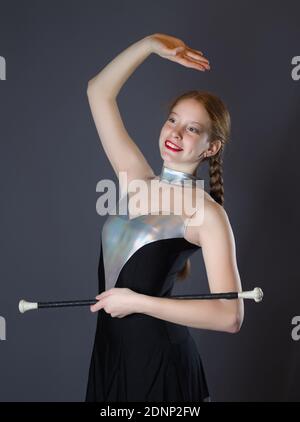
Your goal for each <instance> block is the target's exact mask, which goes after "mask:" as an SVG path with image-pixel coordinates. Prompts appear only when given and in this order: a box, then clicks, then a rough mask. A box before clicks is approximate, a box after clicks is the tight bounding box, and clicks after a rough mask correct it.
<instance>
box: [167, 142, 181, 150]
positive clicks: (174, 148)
mask: <svg viewBox="0 0 300 422" xmlns="http://www.w3.org/2000/svg"><path fill="white" fill-rule="evenodd" d="M167 142H169V143H168V144H167ZM170 144H173V145H174V147H173V148H172V146H171V145H170ZM165 146H166V148H168V149H171V150H172V151H177V152H179V151H182V148H180V147H179V146H178V145H176V144H175V143H174V142H172V141H170V140H169V139H166V141H165Z"/></svg>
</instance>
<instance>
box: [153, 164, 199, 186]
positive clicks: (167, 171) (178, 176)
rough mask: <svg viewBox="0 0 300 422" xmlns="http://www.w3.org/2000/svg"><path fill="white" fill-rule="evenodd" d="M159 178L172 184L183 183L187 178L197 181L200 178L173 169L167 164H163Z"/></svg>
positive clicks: (193, 181)
mask: <svg viewBox="0 0 300 422" xmlns="http://www.w3.org/2000/svg"><path fill="white" fill-rule="evenodd" d="M159 180H160V181H166V182H169V183H172V184H179V185H183V184H184V182H185V181H186V180H189V181H190V182H192V183H195V182H196V180H198V178H197V176H193V175H192V174H191V173H186V172H184V171H181V170H175V169H171V168H170V167H166V166H165V165H163V166H162V170H161V173H160V176H159Z"/></svg>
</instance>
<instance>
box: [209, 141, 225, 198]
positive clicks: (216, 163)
mask: <svg viewBox="0 0 300 422" xmlns="http://www.w3.org/2000/svg"><path fill="white" fill-rule="evenodd" d="M222 149H223V148H222V147H221V148H220V150H219V152H218V153H217V154H215V155H213V156H212V157H210V158H209V177H210V195H211V197H212V198H213V199H214V200H215V201H216V202H218V203H219V204H220V205H222V206H223V205H224V182H223V177H222V175H223V168H222V164H223V159H222Z"/></svg>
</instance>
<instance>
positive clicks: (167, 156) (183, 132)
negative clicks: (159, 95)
mask: <svg viewBox="0 0 300 422" xmlns="http://www.w3.org/2000/svg"><path fill="white" fill-rule="evenodd" d="M209 131H210V118H209V115H208V113H207V111H206V110H205V108H204V106H203V105H202V104H200V103H199V102H198V101H196V100H194V99H192V98H189V99H185V100H181V101H180V102H179V103H178V104H177V105H176V106H175V107H174V108H173V109H172V111H171V113H170V114H169V116H168V117H167V120H166V122H165V123H164V125H163V127H162V129H161V132H160V137H159V149H160V154H161V157H162V159H163V160H164V164H165V165H166V166H168V164H170V163H173V164H178V165H179V164H180V168H182V169H183V171H184V169H186V170H190V169H191V168H195V167H196V166H197V165H198V164H199V160H200V156H201V154H202V153H203V152H204V151H207V150H208V149H209V142H208V139H209Z"/></svg>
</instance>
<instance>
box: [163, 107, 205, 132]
mask: <svg viewBox="0 0 300 422" xmlns="http://www.w3.org/2000/svg"><path fill="white" fill-rule="evenodd" d="M172 113H173V114H177V116H179V114H178V113H176V112H175V111H171V112H170V114H172ZM191 123H197V125H200V126H202V127H203V128H204V127H205V126H204V125H203V124H202V123H199V122H191Z"/></svg>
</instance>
